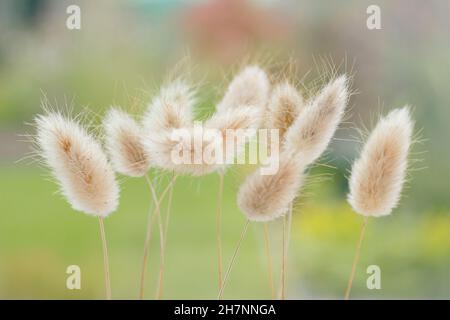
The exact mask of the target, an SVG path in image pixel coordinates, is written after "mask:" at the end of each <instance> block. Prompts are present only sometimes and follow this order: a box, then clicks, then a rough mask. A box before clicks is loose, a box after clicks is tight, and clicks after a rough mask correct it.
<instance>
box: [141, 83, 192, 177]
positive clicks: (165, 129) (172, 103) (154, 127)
mask: <svg viewBox="0 0 450 320" xmlns="http://www.w3.org/2000/svg"><path fill="white" fill-rule="evenodd" d="M193 106H194V92H193V91H192V89H191V88H190V87H189V86H188V85H187V84H186V83H185V82H184V81H182V80H176V81H174V82H173V83H171V84H170V85H168V86H166V87H163V88H162V89H161V92H160V94H159V95H158V96H157V97H156V98H154V99H153V101H152V103H151V104H150V106H149V107H148V110H147V112H146V113H145V115H144V117H143V119H142V123H143V126H144V138H143V140H142V141H143V144H144V147H145V149H146V151H147V153H148V154H149V155H151V160H152V163H154V164H155V165H156V166H158V167H160V168H163V169H167V170H174V169H176V165H174V164H173V163H172V157H171V152H172V150H173V148H174V147H176V145H177V142H174V141H172V134H173V130H174V129H181V128H186V129H189V128H191V127H192V125H193V124H192V114H193Z"/></svg>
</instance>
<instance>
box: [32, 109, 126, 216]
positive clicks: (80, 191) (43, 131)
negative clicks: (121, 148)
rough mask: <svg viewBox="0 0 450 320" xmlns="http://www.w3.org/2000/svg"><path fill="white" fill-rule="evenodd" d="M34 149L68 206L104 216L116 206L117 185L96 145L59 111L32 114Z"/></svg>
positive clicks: (81, 129)
mask: <svg viewBox="0 0 450 320" xmlns="http://www.w3.org/2000/svg"><path fill="white" fill-rule="evenodd" d="M36 127H37V135H36V143H37V145H38V148H39V150H38V152H39V154H40V155H41V156H42V158H43V159H44V161H45V163H46V164H47V166H48V167H49V168H50V169H51V171H52V174H53V176H54V177H55V178H56V180H57V181H58V183H59V185H60V189H61V192H62V194H63V195H64V196H65V198H66V199H67V201H68V202H69V203H70V204H71V206H72V208H74V209H75V210H78V211H82V212H84V213H86V214H89V215H93V216H100V217H106V216H108V215H109V214H110V213H111V212H113V211H115V210H116V208H117V206H118V202H119V201H118V199H119V186H118V184H117V182H116V179H115V175H114V171H113V169H112V167H111V166H110V164H109V163H108V160H107V158H106V155H105V154H104V152H103V150H102V148H101V146H100V144H99V143H98V142H97V141H96V140H95V139H94V138H93V137H92V136H90V135H89V134H88V133H87V131H86V130H85V129H84V128H83V127H81V125H80V124H79V123H78V122H76V121H74V120H70V119H67V118H65V117H63V116H62V115H61V114H59V113H49V114H47V115H39V116H38V117H36Z"/></svg>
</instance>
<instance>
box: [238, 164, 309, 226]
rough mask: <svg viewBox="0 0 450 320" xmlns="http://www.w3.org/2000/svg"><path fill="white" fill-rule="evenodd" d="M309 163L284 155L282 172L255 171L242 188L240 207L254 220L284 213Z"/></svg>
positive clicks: (239, 200) (295, 194) (267, 219)
mask: <svg viewBox="0 0 450 320" xmlns="http://www.w3.org/2000/svg"><path fill="white" fill-rule="evenodd" d="M304 168H305V166H304V165H303V163H301V162H300V161H298V159H295V158H291V157H285V156H283V155H282V156H281V157H280V164H279V169H278V171H277V172H276V173H275V174H273V175H263V174H262V173H261V168H258V169H257V170H256V171H254V172H253V173H251V174H250V175H249V176H247V178H246V179H245V181H244V183H243V184H242V185H241V187H240V188H239V193H238V199H237V202H238V206H239V208H240V209H241V210H242V212H243V213H244V214H245V215H246V216H247V218H248V219H249V220H251V221H270V220H274V219H277V218H279V217H280V216H283V215H284V214H285V213H286V212H287V211H288V209H289V205H290V204H291V203H292V202H293V201H294V199H295V198H296V197H297V195H298V192H299V190H300V187H301V183H302V174H303V170H304Z"/></svg>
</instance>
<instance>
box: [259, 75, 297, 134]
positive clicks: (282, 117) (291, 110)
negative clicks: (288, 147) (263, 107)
mask: <svg viewBox="0 0 450 320" xmlns="http://www.w3.org/2000/svg"><path fill="white" fill-rule="evenodd" d="M304 107H305V102H304V101H303V97H302V96H301V95H300V93H299V92H298V91H297V89H296V88H295V87H293V86H292V85H291V84H290V83H288V82H284V83H282V84H279V85H277V86H275V87H274V88H273V90H272V93H271V94H270V99H269V102H268V104H267V112H266V117H265V127H267V128H269V129H278V130H279V138H280V141H283V139H284V135H285V133H286V131H287V130H288V128H289V127H290V126H291V125H292V123H293V122H294V120H295V119H296V118H297V117H298V115H299V114H300V113H301V111H302V110H303V108H304Z"/></svg>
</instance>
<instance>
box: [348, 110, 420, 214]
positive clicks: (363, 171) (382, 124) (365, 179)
mask: <svg viewBox="0 0 450 320" xmlns="http://www.w3.org/2000/svg"><path fill="white" fill-rule="evenodd" d="M413 126H414V124H413V121H412V120H411V116H410V111H409V108H408V107H404V108H401V109H395V110H393V111H391V112H390V113H389V114H388V115H387V116H386V117H384V118H382V119H380V121H379V122H378V124H377V126H376V127H375V129H374V130H373V131H372V133H371V134H370V136H369V138H368V140H367V142H366V144H365V146H364V148H363V150H362V152H361V155H360V157H359V158H358V159H357V160H356V161H355V163H354V164H353V167H352V172H351V176H350V181H349V182H350V183H349V184H350V194H349V195H348V202H349V203H350V204H351V206H352V207H353V209H354V210H355V211H356V212H357V213H360V214H362V215H364V216H374V217H379V216H385V215H388V214H390V213H391V212H392V209H394V208H395V207H396V206H397V205H398V202H399V200H400V196H401V191H402V188H403V184H404V181H405V177H406V171H407V167H408V151H409V148H410V145H411V139H412V134H413Z"/></svg>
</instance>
